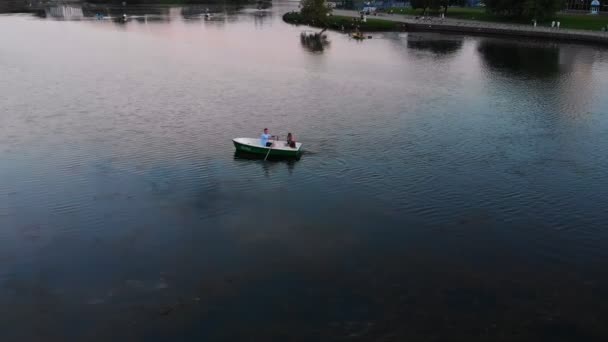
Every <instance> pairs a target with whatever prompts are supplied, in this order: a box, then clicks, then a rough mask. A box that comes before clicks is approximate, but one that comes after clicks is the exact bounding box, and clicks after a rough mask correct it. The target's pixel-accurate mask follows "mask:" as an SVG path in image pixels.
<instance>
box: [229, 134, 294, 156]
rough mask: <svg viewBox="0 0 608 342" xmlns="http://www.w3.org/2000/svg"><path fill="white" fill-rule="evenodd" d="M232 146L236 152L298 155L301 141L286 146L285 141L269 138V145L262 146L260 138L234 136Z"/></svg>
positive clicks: (264, 154)
mask: <svg viewBox="0 0 608 342" xmlns="http://www.w3.org/2000/svg"><path fill="white" fill-rule="evenodd" d="M232 142H233V143H234V147H235V148H236V150H237V151H238V152H245V153H251V154H259V155H261V156H262V157H264V156H266V155H268V156H269V157H287V158H289V157H299V156H300V154H301V153H302V150H301V149H302V143H299V142H296V147H289V146H287V141H284V140H270V142H272V143H273V144H272V146H271V147H266V146H262V144H261V143H260V142H261V141H260V138H234V139H232ZM269 150H270V152H268V151H269Z"/></svg>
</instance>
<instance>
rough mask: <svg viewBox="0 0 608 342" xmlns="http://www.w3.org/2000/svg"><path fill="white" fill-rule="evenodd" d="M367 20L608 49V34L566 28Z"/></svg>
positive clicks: (392, 18) (337, 12)
mask: <svg viewBox="0 0 608 342" xmlns="http://www.w3.org/2000/svg"><path fill="white" fill-rule="evenodd" d="M333 14H334V15H340V16H346V17H353V18H355V17H356V18H358V17H360V14H359V13H358V12H357V11H349V10H334V11H333ZM368 18H374V19H382V20H389V21H394V22H400V23H404V25H405V27H404V29H405V30H407V31H431V32H456V33H464V34H467V33H468V34H487V35H502V36H514V37H529V38H544V39H556V40H568V41H578V42H586V43H598V44H606V45H608V32H601V31H586V30H572V29H567V28H560V29H557V28H550V27H542V26H537V27H534V26H532V24H530V25H518V24H503V23H493V22H484V21H475V20H464V19H450V18H445V19H440V18H438V17H433V18H432V20H421V19H416V18H415V17H412V16H406V15H402V14H385V13H383V14H380V15H378V16H369V17H368Z"/></svg>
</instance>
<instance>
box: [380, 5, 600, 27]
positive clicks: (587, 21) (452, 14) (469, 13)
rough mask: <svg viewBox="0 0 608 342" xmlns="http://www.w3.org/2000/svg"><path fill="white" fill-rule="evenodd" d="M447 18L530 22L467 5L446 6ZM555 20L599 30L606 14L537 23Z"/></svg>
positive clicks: (412, 12)
mask: <svg viewBox="0 0 608 342" xmlns="http://www.w3.org/2000/svg"><path fill="white" fill-rule="evenodd" d="M391 10H392V11H393V13H397V14H407V15H421V14H422V10H420V9H417V10H413V9H411V8H393V9H391ZM431 15H437V12H435V13H433V12H431ZM447 17H448V18H454V19H468V20H479V21H489V22H503V23H504V22H506V23H519V24H530V23H531V22H530V21H529V20H515V19H513V18H508V17H501V16H496V15H494V14H491V13H487V12H486V11H485V9H484V8H479V7H477V8H468V7H464V8H462V7H452V8H448V14H447ZM552 20H556V21H559V22H560V23H561V28H569V29H579V30H594V31H599V30H601V29H602V27H603V26H605V25H608V16H603V15H586V14H565V13H564V14H561V13H560V14H557V15H556V16H555V18H552V19H550V20H546V21H544V22H542V23H541V22H539V23H538V25H541V26H550V25H551V21H552Z"/></svg>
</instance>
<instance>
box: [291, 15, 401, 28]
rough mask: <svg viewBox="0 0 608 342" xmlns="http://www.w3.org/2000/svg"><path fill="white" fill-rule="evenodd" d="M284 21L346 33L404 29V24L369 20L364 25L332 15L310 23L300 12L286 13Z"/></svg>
mask: <svg viewBox="0 0 608 342" xmlns="http://www.w3.org/2000/svg"><path fill="white" fill-rule="evenodd" d="M283 20H285V22H288V23H291V24H296V25H310V26H314V27H322V28H325V27H327V28H330V29H333V30H342V29H344V30H346V31H350V30H354V29H355V28H356V27H357V26H358V28H359V30H361V31H366V32H373V31H400V30H402V28H403V23H398V22H393V21H388V20H382V19H373V18H367V22H365V23H364V22H362V21H360V20H355V19H354V18H351V17H343V16H339V15H332V16H329V17H327V20H326V21H325V22H324V23H320V22H309V21H306V20H304V19H303V18H302V16H301V15H300V13H298V12H289V13H285V14H284V15H283Z"/></svg>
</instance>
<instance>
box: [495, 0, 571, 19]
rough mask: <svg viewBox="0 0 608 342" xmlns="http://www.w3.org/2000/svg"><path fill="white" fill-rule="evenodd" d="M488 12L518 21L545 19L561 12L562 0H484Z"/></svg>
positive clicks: (563, 2) (563, 3)
mask: <svg viewBox="0 0 608 342" xmlns="http://www.w3.org/2000/svg"><path fill="white" fill-rule="evenodd" d="M485 4H486V9H487V11H488V12H490V13H492V14H495V15H500V16H504V17H512V18H518V19H538V20H542V19H546V18H549V17H551V16H553V15H554V14H555V13H556V12H557V11H559V10H561V9H562V8H563V7H564V5H565V1H564V0H485Z"/></svg>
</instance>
